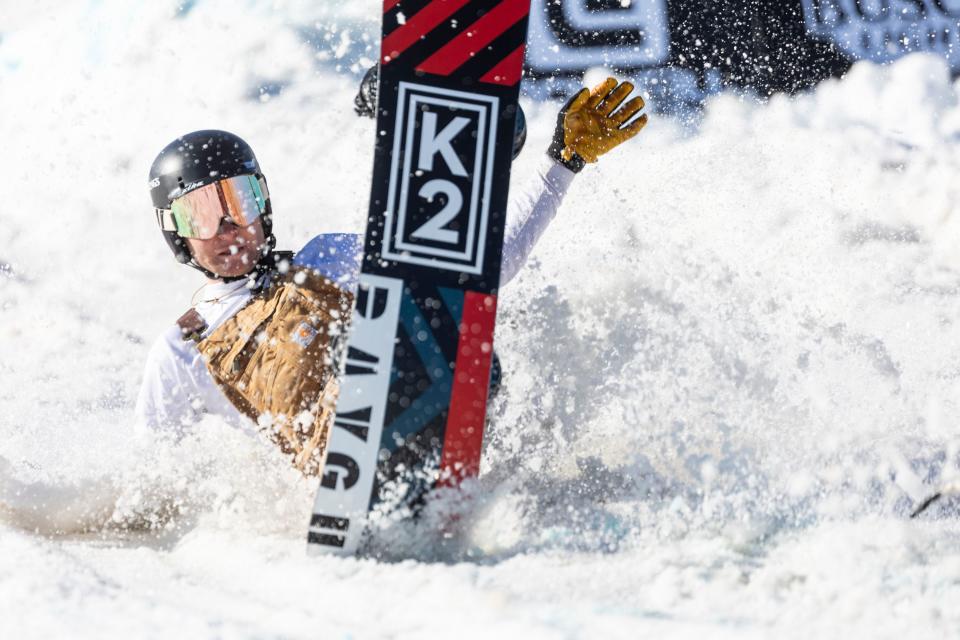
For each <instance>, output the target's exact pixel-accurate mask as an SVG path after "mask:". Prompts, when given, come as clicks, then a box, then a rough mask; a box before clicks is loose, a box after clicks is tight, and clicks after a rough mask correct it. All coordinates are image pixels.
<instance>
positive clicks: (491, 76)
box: [480, 45, 526, 87]
mask: <svg viewBox="0 0 960 640" xmlns="http://www.w3.org/2000/svg"><path fill="white" fill-rule="evenodd" d="M525 51H526V47H525V46H524V45H520V46H519V47H517V48H516V49H514V50H513V52H512V53H511V54H510V55H508V56H507V57H506V58H504V59H503V60H501V61H500V62H498V63H497V64H496V65H495V66H494V67H493V69H490V71H488V72H487V73H485V74H484V75H483V77H482V78H480V82H489V83H490V84H502V85H505V86H508V87H512V86H513V85H515V84H517V83H518V82H520V76H522V75H523V54H524V52H525Z"/></svg>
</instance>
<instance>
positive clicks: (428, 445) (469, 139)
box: [308, 0, 530, 555]
mask: <svg viewBox="0 0 960 640" xmlns="http://www.w3.org/2000/svg"><path fill="white" fill-rule="evenodd" d="M383 9H384V14H383V33H382V43H381V53H380V76H379V81H380V85H379V90H378V100H379V102H378V109H377V136H376V147H375V158H374V167H373V186H372V189H371V196H370V209H369V217H368V221H367V231H366V237H365V242H364V254H363V263H362V269H361V276H360V288H359V290H358V294H357V297H356V301H355V308H354V312H353V318H352V325H351V333H350V337H349V340H348V347H347V352H346V363H345V368H344V371H343V376H342V378H341V391H340V397H339V400H338V402H337V413H336V419H335V421H334V424H333V427H332V429H331V433H330V438H329V441H328V445H327V452H326V462H325V468H324V473H323V477H322V479H321V484H320V488H319V490H318V492H317V497H316V501H315V504H314V509H313V515H312V517H311V520H310V526H309V533H308V546H309V548H310V549H311V551H317V552H322V551H326V552H334V553H339V554H344V555H348V554H353V553H356V552H357V551H358V550H362V546H363V544H364V541H365V536H366V535H367V531H368V530H369V525H370V523H371V522H372V519H373V518H375V516H374V515H371V514H381V515H382V514H383V513H385V512H395V510H396V509H397V508H399V507H400V506H404V505H406V506H409V505H412V504H414V503H416V502H417V501H418V500H420V499H422V498H423V496H424V495H425V494H426V493H427V492H428V491H429V490H430V489H431V488H433V487H434V486H435V485H436V484H437V483H438V482H439V483H442V484H444V485H447V486H456V485H457V484H459V483H460V482H461V481H462V480H463V479H464V478H468V477H472V476H475V475H477V473H478V471H479V465H480V449H481V445H482V442H483V429H484V421H485V416H486V402H487V393H488V385H489V379H490V367H491V359H492V355H493V332H494V325H495V321H496V308H497V292H498V287H499V284H500V282H499V281H500V260H501V251H502V244H503V232H504V222H505V218H506V210H507V191H508V188H509V182H510V164H511V159H512V150H513V136H514V126H515V119H516V110H517V99H518V97H519V89H520V78H521V74H522V70H523V60H524V51H525V47H526V35H527V22H528V14H529V10H530V0H429V1H426V2H425V1H424V0H385V2H384V5H383Z"/></svg>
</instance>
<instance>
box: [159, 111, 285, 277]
mask: <svg viewBox="0 0 960 640" xmlns="http://www.w3.org/2000/svg"><path fill="white" fill-rule="evenodd" d="M239 175H254V176H256V177H257V178H263V174H262V173H261V171H260V164H259V163H258V162H257V157H256V156H255V155H254V154H253V149H251V148H250V145H248V144H247V143H246V142H244V141H243V140H242V139H241V138H240V137H239V136H236V135H234V134H232V133H229V132H227V131H218V130H216V129H207V130H203V131H194V132H193V133H188V134H186V135H183V136H180V137H179V138H177V139H176V140H174V141H173V142H171V143H170V144H168V145H167V146H166V147H164V149H163V151H161V152H160V154H159V155H158V156H157V159H156V160H154V161H153V165H152V166H151V167H150V197H151V199H152V200H153V207H154V209H155V210H166V209H170V207H171V203H172V202H173V201H174V200H175V199H176V198H179V197H180V196H182V195H185V194H187V193H190V192H191V191H193V190H194V189H199V188H200V187H203V186H206V185H208V184H212V183H214V182H217V181H218V180H223V179H226V178H232V177H234V176H239ZM264 184H266V180H265V179H264ZM264 195H265V196H266V213H264V215H262V216H261V218H260V219H261V224H262V225H263V234H264V236H265V237H266V239H267V241H266V244H265V245H264V247H263V249H262V250H261V262H263V261H264V259H266V258H268V257H269V256H270V254H271V252H272V250H273V248H274V247H275V246H276V238H274V236H273V224H272V223H273V217H272V216H273V210H272V209H271V208H270V194H269V193H265V194H264ZM161 232H162V233H163V238H164V240H166V241H167V245H168V246H169V247H170V250H171V251H173V255H174V256H176V258H177V261H178V262H182V263H183V264H186V265H189V266H191V267H193V268H194V269H197V270H198V271H201V272H203V273H204V275H206V276H208V277H211V278H219V276H217V275H216V274H214V273H211V272H210V271H208V270H206V269H204V268H203V267H201V266H200V265H199V264H197V263H196V261H195V260H194V259H193V256H192V255H191V254H190V249H189V247H188V246H187V243H186V241H185V240H184V239H183V238H181V237H180V236H179V235H177V232H176V231H169V230H164V229H163V227H162V226H161ZM258 266H259V265H258ZM241 277H245V276H241ZM226 279H227V280H230V279H239V278H226Z"/></svg>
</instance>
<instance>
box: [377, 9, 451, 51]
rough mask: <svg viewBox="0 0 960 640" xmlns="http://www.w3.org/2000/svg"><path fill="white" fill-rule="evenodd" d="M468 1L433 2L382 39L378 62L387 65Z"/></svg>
mask: <svg viewBox="0 0 960 640" xmlns="http://www.w3.org/2000/svg"><path fill="white" fill-rule="evenodd" d="M468 1H469V0H433V2H431V3H430V4H428V5H427V6H426V7H424V8H423V9H421V10H420V11H418V12H417V13H416V15H414V16H413V17H412V18H410V19H409V20H408V21H407V23H406V24H405V25H403V26H402V27H400V28H399V29H397V30H396V31H394V32H393V33H391V34H390V35H389V36H387V37H386V38H384V39H383V44H381V45H380V62H381V64H389V63H390V62H391V61H393V60H396V59H397V57H398V56H399V55H400V54H401V53H403V52H404V51H406V50H407V49H409V48H410V47H411V46H412V45H413V44H414V43H415V42H416V41H417V40H419V39H420V38H422V37H423V36H425V35H427V34H428V33H430V32H431V31H433V30H434V29H435V28H436V27H437V25H439V24H440V23H441V22H443V21H444V20H446V19H447V18H449V17H450V16H452V15H453V14H454V13H455V12H456V11H457V10H458V9H460V8H461V7H463V6H464V5H465V4H467V2H468Z"/></svg>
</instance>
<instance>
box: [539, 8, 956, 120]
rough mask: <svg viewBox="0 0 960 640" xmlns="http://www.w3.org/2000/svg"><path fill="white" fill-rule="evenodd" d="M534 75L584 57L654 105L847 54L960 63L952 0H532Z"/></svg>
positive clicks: (579, 68)
mask: <svg viewBox="0 0 960 640" xmlns="http://www.w3.org/2000/svg"><path fill="white" fill-rule="evenodd" d="M533 6H534V10H533V12H532V13H531V27H530V29H531V31H530V51H529V53H528V58H527V62H528V65H529V67H530V69H529V70H530V72H531V75H532V77H534V78H545V77H553V78H557V77H565V76H566V77H570V76H574V77H579V76H580V75H581V74H582V73H583V72H584V71H586V70H587V69H590V68H592V67H597V66H604V67H608V68H612V69H615V70H617V71H620V72H622V73H624V75H627V76H629V77H632V78H634V79H636V80H637V81H638V82H639V83H640V84H641V85H643V86H644V88H645V90H647V91H648V92H650V94H651V95H653V96H654V97H655V99H656V98H657V97H659V98H660V101H659V102H660V107H661V108H667V109H668V110H669V109H670V105H672V106H673V107H674V108H676V107H680V106H682V105H685V104H686V105H693V104H698V103H699V102H701V101H702V100H703V98H704V97H706V96H707V95H709V94H712V93H716V92H718V91H720V90H722V89H723V88H727V87H730V86H736V87H741V88H746V89H749V90H752V91H754V92H756V93H757V94H759V95H770V94H772V93H775V92H781V91H787V92H793V91H797V90H802V89H805V88H808V87H811V86H813V85H814V84H816V83H817V82H820V81H821V80H823V79H825V78H828V77H831V76H836V75H840V74H842V73H843V72H845V71H846V70H847V69H849V67H850V65H851V64H852V63H853V62H855V61H857V60H872V61H874V62H878V63H884V62H892V61H893V60H896V59H897V58H900V57H902V56H904V55H906V54H908V53H913V52H918V51H924V52H932V53H936V54H938V55H941V56H943V57H944V58H945V59H946V60H947V61H948V62H949V64H950V67H951V69H952V70H953V72H954V74H958V73H960V46H958V45H960V0H712V1H706V2H705V1H703V0H533Z"/></svg>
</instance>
